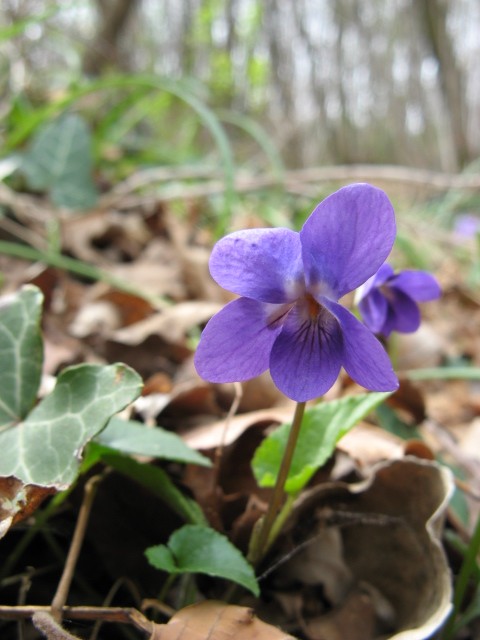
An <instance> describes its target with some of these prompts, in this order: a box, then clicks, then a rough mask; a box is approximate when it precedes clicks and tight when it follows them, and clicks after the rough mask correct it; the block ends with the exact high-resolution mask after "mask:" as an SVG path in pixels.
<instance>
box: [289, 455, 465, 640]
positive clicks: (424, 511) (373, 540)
mask: <svg viewBox="0 0 480 640" xmlns="http://www.w3.org/2000/svg"><path fill="white" fill-rule="evenodd" d="M452 491H453V479H452V475H451V473H450V471H449V470H448V469H447V468H446V467H443V466H441V465H439V464H437V463H435V462H431V461H427V460H419V459H415V458H403V459H399V460H392V461H389V462H383V463H381V464H378V465H377V466H376V467H374V468H373V469H372V473H371V475H369V477H368V478H367V479H366V480H364V481H362V482H359V483H356V484H352V485H348V484H345V483H343V482H334V483H327V484H323V485H319V486H318V487H316V488H314V489H312V491H311V492H310V494H309V495H306V496H305V497H304V498H303V499H302V500H301V502H299V503H298V506H297V509H296V513H295V514H294V517H293V519H292V525H293V528H292V533H293V532H295V531H297V532H298V527H300V528H301V527H303V528H305V527H306V531H305V537H306V538H307V541H308V543H307V544H305V541H298V540H297V544H298V545H299V547H300V551H299V553H298V555H297V557H295V556H294V558H293V566H292V567H290V568H289V566H288V565H289V563H286V565H285V568H284V571H285V572H286V574H285V575H284V577H286V579H287V580H288V581H289V582H290V583H292V584H294V583H295V584H297V585H298V583H299V582H302V575H301V572H300V573H298V574H297V575H292V570H293V571H294V570H295V565H297V567H303V569H302V571H305V562H303V563H302V562H301V555H302V554H303V553H307V554H308V555H309V556H310V557H311V556H312V549H311V548H310V547H311V546H312V545H315V544H317V543H318V544H320V543H321V540H322V536H321V535H319V534H320V533H321V532H322V531H323V530H324V528H325V527H333V528H334V530H336V531H337V532H339V534H340V535H341V540H342V547H343V548H342V557H343V562H344V564H345V567H346V568H348V573H347V572H345V573H344V574H343V575H342V574H339V573H338V566H337V570H336V571H337V575H342V580H343V581H344V583H343V584H342V585H340V586H341V587H342V588H343V590H344V592H345V593H350V594H351V593H354V592H359V590H360V592H362V593H364V594H367V595H368V597H369V599H370V600H371V602H372V603H373V604H374V608H375V614H376V622H375V625H372V632H371V634H369V635H364V636H363V640H376V639H377V638H379V637H382V638H389V640H424V639H425V638H428V637H430V635H431V634H432V633H433V632H434V631H436V630H437V629H438V628H439V627H440V626H441V625H442V623H443V622H444V621H445V619H446V617H447V616H448V615H449V613H450V609H451V595H452V593H451V577H450V572H449V568H448V564H447V561H446V558H445V554H444V552H443V548H442V546H441V542H440V535H441V529H442V526H443V520H444V515H445V510H446V508H447V504H448V501H449V499H450V496H451V494H452ZM312 514H315V515H314V516H313V518H314V521H315V520H316V524H315V523H313V524H312ZM307 522H309V523H310V524H308V526H307V524H306V523H307ZM315 527H316V532H317V535H316V534H315V533H313V535H312V528H313V530H314V531H315ZM296 535H297V537H298V533H297V534H296ZM302 545H303V546H302ZM281 571H282V570H279V571H278V573H279V575H278V577H277V579H280V580H282V573H281ZM330 573H331V572H330ZM310 577H311V576H310ZM309 582H310V583H311V580H309ZM304 584H306V582H305V581H304ZM317 584H322V580H321V578H319V582H318V583H317ZM325 586H328V591H329V592H331V591H332V587H333V585H332V584H329V585H324V587H325ZM297 589H298V587H297ZM339 591H341V589H337V593H338V592H339ZM364 600H365V598H364V599H362V602H363V601H364ZM344 602H345V601H344ZM344 602H341V603H336V602H331V606H332V607H333V609H332V610H331V611H330V613H328V614H326V616H324V617H323V618H325V619H326V621H328V625H327V624H323V619H322V618H321V617H319V616H315V617H314V618H310V620H309V619H308V618H307V617H306V616H305V615H304V616H303V617H304V619H305V624H306V628H307V629H308V628H309V624H312V628H311V629H310V632H311V637H312V638H313V637H316V635H315V630H317V631H318V630H319V629H321V632H322V633H323V634H325V633H326V629H330V632H329V633H328V634H327V635H322V638H324V639H325V640H336V638H337V637H339V636H338V632H339V631H341V630H342V629H343V630H344V629H345V624H347V622H348V621H347V620H346V616H347V614H348V615H350V612H349V611H348V607H347V608H345V607H344ZM342 611H344V614H342ZM343 637H346V636H343Z"/></svg>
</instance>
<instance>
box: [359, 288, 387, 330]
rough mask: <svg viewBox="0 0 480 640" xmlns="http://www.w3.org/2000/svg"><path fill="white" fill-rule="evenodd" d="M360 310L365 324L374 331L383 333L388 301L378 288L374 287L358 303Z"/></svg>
mask: <svg viewBox="0 0 480 640" xmlns="http://www.w3.org/2000/svg"><path fill="white" fill-rule="evenodd" d="M358 310H359V311H360V313H361V314H362V319H363V322H364V324H365V325H366V326H367V327H368V328H369V329H370V331H373V333H381V331H382V327H383V326H384V324H385V321H386V319H387V314H388V302H387V299H386V298H385V296H384V295H383V294H382V293H381V291H379V290H378V289H372V290H371V291H370V293H369V294H368V295H367V296H366V297H364V298H362V299H361V300H360V302H359V303H358Z"/></svg>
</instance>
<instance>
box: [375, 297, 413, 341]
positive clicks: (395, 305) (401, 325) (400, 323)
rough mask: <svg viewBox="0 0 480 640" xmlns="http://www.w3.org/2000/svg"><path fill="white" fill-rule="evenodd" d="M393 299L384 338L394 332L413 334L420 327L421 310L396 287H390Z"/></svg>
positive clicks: (384, 328) (389, 306)
mask: <svg viewBox="0 0 480 640" xmlns="http://www.w3.org/2000/svg"><path fill="white" fill-rule="evenodd" d="M390 294H391V299H390V301H389V305H388V316H387V320H386V322H385V324H384V327H383V329H382V333H383V335H384V336H388V335H389V334H390V333H391V332H392V331H400V332H401V333H413V331H416V330H417V329H418V327H419V326H420V321H421V317H420V309H419V308H418V305H417V303H416V302H415V301H414V300H412V298H410V297H409V296H408V295H406V294H405V293H403V291H400V290H399V289H397V288H396V287H390Z"/></svg>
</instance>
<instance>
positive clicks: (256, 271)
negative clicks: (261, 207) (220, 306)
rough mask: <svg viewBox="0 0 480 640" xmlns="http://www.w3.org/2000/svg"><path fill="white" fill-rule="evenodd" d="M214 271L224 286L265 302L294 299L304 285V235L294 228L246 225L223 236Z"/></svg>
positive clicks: (212, 264)
mask: <svg viewBox="0 0 480 640" xmlns="http://www.w3.org/2000/svg"><path fill="white" fill-rule="evenodd" d="M210 273H211V274H212V277H213V278H214V280H216V281H217V282H218V284H219V285H220V286H221V287H223V288H224V289H228V290H229V291H233V292H234V293H238V294H239V295H241V296H245V297H247V298H252V299H254V300H260V301H262V302H272V303H282V302H292V301H293V300H295V299H296V298H297V297H298V296H299V295H300V294H301V293H302V292H303V289H304V284H303V265H302V248H301V244H300V235H299V234H298V233H297V232H296V231H291V230H290V229H246V230H244V231H236V232H234V233H231V234H229V235H228V236H226V237H225V238H222V239H221V240H219V241H218V242H217V244H216V245H215V246H214V248H213V251H212V255H211V257H210Z"/></svg>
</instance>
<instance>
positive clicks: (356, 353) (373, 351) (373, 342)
mask: <svg viewBox="0 0 480 640" xmlns="http://www.w3.org/2000/svg"><path fill="white" fill-rule="evenodd" d="M325 305H326V306H327V307H328V308H329V310H330V311H331V312H332V313H333V314H334V315H335V317H336V318H337V320H338V321H339V323H340V325H341V328H342V331H343V354H342V365H343V367H344V369H345V371H346V372H347V373H348V375H349V376H350V377H351V378H352V379H353V380H355V382H357V383H358V384H360V385H362V387H365V388H366V389H370V390H371V391H394V390H395V389H397V388H398V379H397V376H396V375H395V373H394V371H393V368H392V363H391V362H390V359H389V357H388V355H387V353H386V351H385V349H384V348H383V346H382V345H381V344H380V342H379V341H378V340H377V339H376V338H375V336H374V335H373V333H372V332H371V331H370V330H369V329H367V327H365V326H364V325H363V324H362V323H361V322H359V321H358V320H357V319H356V318H355V316H354V315H353V314H351V313H350V311H348V310H347V309H345V308H344V307H342V306H341V305H339V304H337V303H336V302H332V301H326V302H325Z"/></svg>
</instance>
